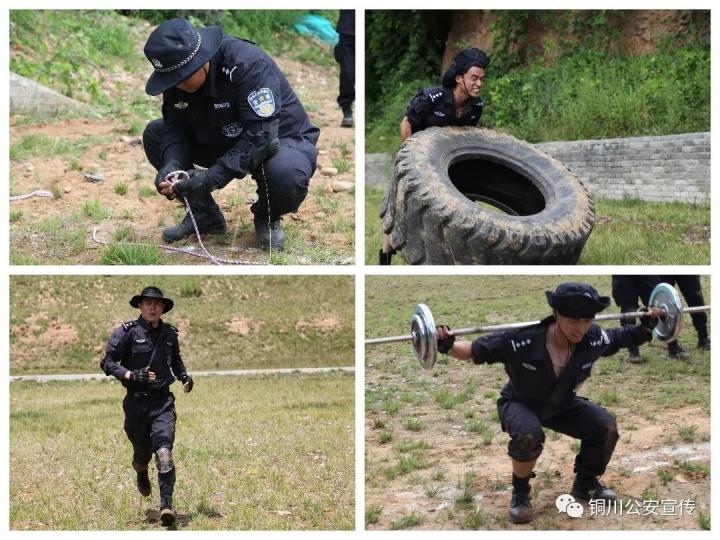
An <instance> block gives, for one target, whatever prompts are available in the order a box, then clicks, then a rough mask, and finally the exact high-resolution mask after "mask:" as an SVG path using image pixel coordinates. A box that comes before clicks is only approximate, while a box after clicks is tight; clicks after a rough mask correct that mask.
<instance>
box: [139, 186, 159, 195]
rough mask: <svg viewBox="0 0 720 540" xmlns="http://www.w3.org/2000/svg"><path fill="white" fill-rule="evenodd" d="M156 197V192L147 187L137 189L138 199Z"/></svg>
mask: <svg viewBox="0 0 720 540" xmlns="http://www.w3.org/2000/svg"><path fill="white" fill-rule="evenodd" d="M155 195H157V190H156V189H155V188H151V187H148V186H140V188H139V189H138V196H139V197H154V196H155Z"/></svg>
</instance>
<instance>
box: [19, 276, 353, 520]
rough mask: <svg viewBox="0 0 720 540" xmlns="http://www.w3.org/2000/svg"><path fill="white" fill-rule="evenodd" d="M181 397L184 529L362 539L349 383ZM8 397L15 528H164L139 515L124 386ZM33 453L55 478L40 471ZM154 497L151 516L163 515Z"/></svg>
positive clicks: (261, 382)
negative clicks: (340, 534) (354, 532)
mask: <svg viewBox="0 0 720 540" xmlns="http://www.w3.org/2000/svg"><path fill="white" fill-rule="evenodd" d="M64 277H67V276H64ZM123 277H126V276H123ZM255 277H257V276H255ZM126 301H127V300H126ZM84 311H86V310H84ZM185 360H186V362H190V363H189V364H188V367H189V368H190V369H191V370H193V365H192V360H191V359H190V357H189V356H186V358H185ZM176 387H177V385H175V388H174V389H175V393H176V396H177V400H176V403H175V407H176V409H177V415H178V434H177V440H176V445H175V450H174V451H173V454H174V455H173V457H174V460H175V463H176V466H177V470H178V482H177V484H176V489H175V497H174V500H173V503H174V506H175V507H176V509H177V511H178V513H179V514H180V515H187V514H191V515H192V519H189V520H188V521H187V522H185V523H182V522H181V524H180V525H179V527H178V528H181V529H186V530H300V529H304V530H329V529H330V530H351V529H353V528H354V525H355V523H354V508H355V501H354V490H355V486H354V476H355V471H354V452H353V450H352V449H353V436H354V430H353V426H354V421H353V416H354V377H353V376H352V375H349V374H342V373H332V374H323V375H300V374H291V375H278V376H268V377H253V378H235V377H197V378H196V379H195V389H194V390H193V392H192V393H191V394H184V393H183V392H178V390H177V388H176ZM9 392H10V396H11V398H10V400H11V402H12V404H11V405H10V440H9V448H10V449H11V453H12V458H11V459H10V463H9V468H10V471H11V474H10V494H9V497H10V500H11V501H12V504H11V506H12V511H11V514H10V527H11V529H16V530H17V529H25V528H28V527H31V528H35V529H40V528H42V529H44V530H60V529H62V530H97V529H100V530H138V529H140V530H159V529H160V527H159V525H158V524H157V522H155V523H153V522H151V521H149V520H147V518H146V516H145V513H144V511H143V508H141V507H140V506H139V504H140V499H139V496H138V494H137V490H136V489H135V485H134V471H133V470H132V467H131V465H130V461H131V458H132V447H131V445H130V443H129V441H128V440H127V438H126V436H125V433H124V432H123V411H122V400H123V397H124V394H125V392H124V389H123V388H122V387H121V386H120V385H119V384H118V383H117V382H106V381H95V382H69V383H64V382H63V383H48V384H36V383H29V382H18V383H12V384H11V386H10V388H9ZM238 395H242V396H243V400H246V401H243V402H244V403H245V404H246V405H247V406H238V401H237V396H238ZM37 448H44V449H45V450H44V452H45V456H46V458H47V459H49V460H51V461H52V462H53V463H54V464H55V466H54V467H50V468H48V469H47V470H43V471H42V473H40V472H39V471H38V470H37V453H36V451H37ZM98 453H100V454H102V459H101V461H99V460H98ZM310 456H319V457H321V458H322V459H321V460H317V459H312V458H310ZM100 463H107V464H109V463H113V464H116V465H117V466H106V465H100ZM150 467H151V478H152V477H153V476H154V475H155V464H154V460H153V462H151V465H150ZM69 471H72V474H69ZM232 471H234V472H232ZM320 472H321V474H319V473H320ZM156 486H157V484H155V487H156ZM219 489H221V491H218V490H219ZM218 493H221V494H222V496H218ZM29 494H32V496H29ZM153 495H154V497H155V499H154V500H150V501H148V503H146V506H145V508H152V509H155V508H156V506H155V505H156V504H157V491H155V492H154V494H153ZM107 505H111V507H112V509H113V510H112V512H106V511H105V509H106V508H107ZM258 505H260V506H262V507H264V508H267V511H262V512H260V511H258V508H259V506H258ZM282 509H291V513H289V514H284V515H283V514H280V513H279V512H278V510H282ZM40 524H41V525H40Z"/></svg>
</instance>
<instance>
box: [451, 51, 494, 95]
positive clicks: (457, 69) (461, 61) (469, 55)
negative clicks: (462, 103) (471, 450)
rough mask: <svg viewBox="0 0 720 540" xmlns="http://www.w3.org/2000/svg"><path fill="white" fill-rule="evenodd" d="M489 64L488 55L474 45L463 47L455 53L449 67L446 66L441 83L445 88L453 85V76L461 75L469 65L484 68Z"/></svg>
mask: <svg viewBox="0 0 720 540" xmlns="http://www.w3.org/2000/svg"><path fill="white" fill-rule="evenodd" d="M489 65H490V57H489V56H488V55H487V54H486V53H485V51H481V50H480V49H478V48H476V47H471V48H469V49H463V50H462V51H460V52H459V53H457V54H456V55H455V58H454V59H453V61H452V63H451V64H450V67H448V69H447V71H446V72H445V75H443V79H442V84H443V86H444V87H446V88H452V87H453V86H455V77H456V76H457V75H462V74H463V73H465V72H466V71H467V70H468V69H470V68H471V67H479V68H482V69H485V68H486V67H488V66H489Z"/></svg>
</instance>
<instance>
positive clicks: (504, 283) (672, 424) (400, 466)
mask: <svg viewBox="0 0 720 540" xmlns="http://www.w3.org/2000/svg"><path fill="white" fill-rule="evenodd" d="M570 280H581V281H587V282H590V283H592V284H593V285H594V286H595V287H597V288H598V290H599V291H600V293H601V294H610V276H443V277H442V279H439V278H438V277H436V276H415V277H413V276H391V277H390V276H368V277H367V278H366V285H365V295H366V302H365V319H366V335H367V337H377V336H384V335H402V334H407V333H409V324H408V321H409V319H410V316H411V313H412V309H413V306H414V305H415V304H416V303H418V302H424V303H427V304H428V305H429V306H430V308H431V310H432V312H433V315H434V319H435V323H436V324H449V325H450V326H451V327H454V328H460V327H466V326H475V325H477V324H501V323H506V322H513V321H525V320H534V319H539V318H541V317H543V316H544V315H546V314H548V313H549V308H548V306H547V304H546V301H545V296H544V291H545V290H550V289H554V288H555V286H556V285H557V284H558V283H559V282H561V281H570ZM702 284H703V290H704V293H705V298H706V300H707V301H708V302H709V299H710V296H711V290H710V281H709V278H708V277H703V281H702ZM610 311H615V312H617V311H618V309H617V308H616V307H614V306H613V307H612V308H610ZM604 324H605V325H606V326H608V327H610V326H615V325H616V324H617V323H616V322H613V321H610V322H608V323H604ZM683 328H684V329H683V333H682V334H681V336H680V339H679V340H680V342H681V344H682V345H683V346H684V347H685V348H686V350H687V351H688V352H689V353H690V355H691V360H690V361H688V362H680V361H673V360H670V359H669V358H668V357H667V356H666V349H665V345H664V344H663V343H661V342H659V341H657V340H654V341H653V342H652V343H651V344H649V345H644V346H643V347H642V348H641V354H642V355H643V357H644V358H645V359H646V360H647V363H645V364H642V365H633V364H628V363H627V362H625V361H624V358H625V356H626V353H625V351H621V352H620V353H618V354H617V355H615V356H613V357H608V358H603V359H601V360H600V361H599V362H598V363H597V364H596V365H595V368H594V370H593V374H592V376H591V377H590V379H589V380H588V381H587V383H586V384H585V385H584V386H583V387H582V389H581V390H580V391H579V395H582V396H586V397H588V398H589V399H591V400H593V401H595V402H597V403H599V404H600V405H602V406H604V407H606V408H607V409H609V410H610V411H611V412H612V413H613V414H614V415H615V416H616V417H617V419H618V426H619V431H620V441H619V442H618V445H617V448H616V451H615V454H614V456H613V459H612V461H611V462H610V465H609V468H608V471H607V473H606V474H605V475H604V477H603V480H604V481H605V482H606V483H608V484H609V485H610V486H611V487H613V488H615V489H616V490H617V491H618V493H620V495H621V497H622V498H623V500H624V501H626V502H627V501H630V500H663V499H676V500H680V499H683V498H684V499H692V500H693V501H695V503H696V507H695V510H694V512H693V513H692V514H691V515H683V516H672V517H668V516H653V515H649V516H643V517H638V516H633V515H625V516H594V517H587V518H583V519H578V520H573V519H569V518H568V517H567V516H565V515H562V514H558V512H557V509H556V508H555V498H556V497H557V496H558V495H560V494H562V493H567V491H568V489H569V487H570V485H571V483H572V464H573V459H574V454H575V453H576V452H577V450H578V444H577V441H575V440H574V439H570V438H568V437H566V436H564V435H560V434H557V433H555V432H552V431H550V430H546V435H547V440H546V443H545V451H544V453H543V455H542V456H541V457H540V459H539V461H538V466H537V469H536V472H537V478H536V479H535V480H534V481H533V482H532V486H533V506H534V512H535V521H533V522H532V523H531V524H529V525H525V526H514V525H510V524H509V523H508V521H507V517H506V516H507V504H508V501H509V498H510V463H509V458H508V456H507V442H508V440H509V438H508V436H507V435H506V434H505V433H503V432H502V430H501V428H500V425H499V422H498V415H497V411H496V400H497V398H498V397H499V391H500V389H501V387H502V385H503V384H504V383H505V381H506V380H507V375H506V374H505V372H504V370H503V368H502V365H500V364H495V365H492V366H488V365H484V366H474V365H463V364H460V363H458V362H456V361H454V360H448V359H447V357H445V356H444V355H439V361H438V363H437V365H436V366H435V368H434V369H433V370H431V371H428V372H425V371H422V370H421V369H420V367H419V366H418V363H417V360H416V359H415V356H414V354H413V352H412V348H411V346H410V344H409V343H407V342H406V343H399V344H391V345H383V346H375V347H367V348H366V358H365V362H366V374H365V380H366V387H365V409H366V419H365V445H366V446H365V452H366V456H365V459H366V462H365V486H366V490H365V504H366V514H365V520H366V524H367V526H368V527H369V528H370V529H382V530H388V529H409V528H413V529H445V530H447V529H505V528H512V529H513V530H527V529H540V530H543V529H551V530H556V529H571V530H577V529H707V528H709V523H710V518H709V515H710V514H709V512H710V510H709V508H710V491H709V490H710V482H709V475H710V454H709V448H710V445H709V441H710V353H709V352H706V351H699V350H698V349H696V348H695V343H696V339H697V337H696V335H695V332H694V330H693V328H692V325H691V323H690V320H689V318H688V317H686V320H685V321H684V327H683Z"/></svg>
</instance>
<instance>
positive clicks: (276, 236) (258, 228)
mask: <svg viewBox="0 0 720 540" xmlns="http://www.w3.org/2000/svg"><path fill="white" fill-rule="evenodd" d="M253 223H254V224H255V236H256V237H257V243H258V247H259V248H260V249H264V250H265V251H268V250H270V249H272V250H273V251H282V250H283V249H284V248H285V231H284V230H283V226H282V218H280V219H276V220H275V221H271V222H270V224H269V226H268V219H267V218H266V217H265V218H261V217H256V218H255V219H254V220H253Z"/></svg>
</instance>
